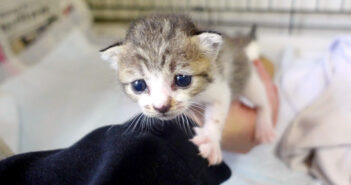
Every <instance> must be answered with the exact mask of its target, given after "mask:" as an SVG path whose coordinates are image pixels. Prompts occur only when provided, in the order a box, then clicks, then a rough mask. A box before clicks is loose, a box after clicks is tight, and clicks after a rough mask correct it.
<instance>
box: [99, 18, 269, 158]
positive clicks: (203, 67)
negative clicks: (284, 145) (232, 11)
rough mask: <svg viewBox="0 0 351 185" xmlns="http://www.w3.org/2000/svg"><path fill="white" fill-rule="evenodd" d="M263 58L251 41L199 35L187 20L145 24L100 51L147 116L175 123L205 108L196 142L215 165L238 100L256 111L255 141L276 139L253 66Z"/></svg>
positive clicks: (143, 21)
mask: <svg viewBox="0 0 351 185" xmlns="http://www.w3.org/2000/svg"><path fill="white" fill-rule="evenodd" d="M258 55H259V52H258V47H257V45H256V44H255V42H253V41H252V39H251V38H249V37H237V38H230V37H228V36H225V35H221V34H219V33H216V32H211V31H200V30H198V29H197V28H196V27H195V25H194V23H193V22H192V21H191V19H190V18H188V17H186V16H183V15H152V16H149V17H145V18H143V19H140V20H138V21H136V22H134V23H133V24H132V25H131V26H130V28H129V30H128V33H127V35H126V38H125V40H124V41H123V42H121V43H117V44H114V45H112V46H109V47H108V48H106V49H103V50H101V57H102V58H103V59H104V60H107V61H109V62H110V64H111V66H112V67H113V68H114V69H116V70H117V75H118V79H119V81H120V82H121V84H122V85H123V87H124V90H125V92H126V93H127V94H128V95H129V96H130V97H131V98H132V99H133V100H135V101H137V102H138V103H139V105H140V107H141V109H142V111H143V113H144V114H145V115H147V116H150V117H157V118H159V119H172V118H175V117H176V116H178V115H180V114H184V113H187V112H189V110H191V106H199V104H201V105H204V107H205V110H204V120H205V121H204V122H205V124H204V125H203V126H202V127H198V128H196V129H195V132H196V135H195V137H194V138H193V139H192V140H191V141H192V142H193V143H194V144H196V145H197V146H198V147H199V151H200V154H201V156H202V157H204V158H207V159H208V161H209V163H210V164H211V165H214V164H218V163H220V162H221V161H222V154H221V149H220V139H221V132H222V129H223V127H224V124H225V120H226V116H227V113H228V110H229V107H230V104H231V101H232V100H233V99H235V98H238V96H239V95H242V96H245V97H246V98H247V99H249V100H251V102H252V103H254V104H255V105H256V106H257V109H258V117H257V125H256V132H255V138H256V140H257V141H259V142H263V143H265V142H270V141H272V139H273V138H274V130H273V124H272V119H271V117H272V116H271V112H272V111H271V108H270V106H269V103H268V99H267V95H266V91H265V88H264V85H263V83H262V81H261V80H260V78H259V77H258V75H257V73H256V71H255V70H254V68H253V63H252V61H253V60H255V59H257V58H258Z"/></svg>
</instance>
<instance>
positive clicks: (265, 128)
mask: <svg viewBox="0 0 351 185" xmlns="http://www.w3.org/2000/svg"><path fill="white" fill-rule="evenodd" d="M274 139H275V130H274V128H273V126H272V124H264V123H258V124H257V125H256V131H255V140H256V141H257V142H258V143H262V144H266V143H272V142H273V141H274Z"/></svg>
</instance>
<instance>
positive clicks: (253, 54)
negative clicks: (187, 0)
mask: <svg viewBox="0 0 351 185" xmlns="http://www.w3.org/2000/svg"><path fill="white" fill-rule="evenodd" d="M245 52H246V55H247V57H248V58H249V60H250V61H254V60H256V59H258V58H259V57H260V48H259V46H258V43H257V42H256V41H252V42H250V44H249V45H248V46H247V47H246V48H245Z"/></svg>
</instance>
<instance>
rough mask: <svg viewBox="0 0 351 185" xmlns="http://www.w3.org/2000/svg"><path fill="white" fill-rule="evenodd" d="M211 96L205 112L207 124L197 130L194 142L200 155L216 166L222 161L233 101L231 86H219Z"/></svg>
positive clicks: (223, 84)
mask: <svg viewBox="0 0 351 185" xmlns="http://www.w3.org/2000/svg"><path fill="white" fill-rule="evenodd" d="M209 95H210V96H211V97H207V101H208V100H210V101H209V103H208V104H207V106H206V110H205V124H204V125H203V127H201V128H200V127H197V128H195V132H196V135H195V137H194V138H193V139H192V142H193V143H194V144H196V145H197V146H198V147H199V151H200V155H201V156H202V157H204V158H206V159H208V162H209V164H210V165H215V164H218V163H220V162H221V161H222V152H221V147H220V141H221V135H222V130H223V127H224V124H225V121H226V117H227V114H228V110H229V105H230V101H231V100H230V97H231V95H230V90H229V86H228V85H227V84H225V83H221V84H217V85H216V86H215V87H214V89H213V90H212V91H210V94H209Z"/></svg>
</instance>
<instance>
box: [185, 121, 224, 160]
mask: <svg viewBox="0 0 351 185" xmlns="http://www.w3.org/2000/svg"><path fill="white" fill-rule="evenodd" d="M194 130H195V132H196V136H195V137H194V138H193V139H191V141H192V142H193V143H194V144H195V145H197V146H198V147H199V151H200V152H199V154H200V155H201V156H202V157H203V158H205V159H207V160H208V162H209V165H216V164H219V163H220V162H221V161H222V152H221V148H220V144H219V141H218V139H215V137H214V136H211V134H210V133H207V132H206V131H205V130H204V129H203V128H195V129H194Z"/></svg>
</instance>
